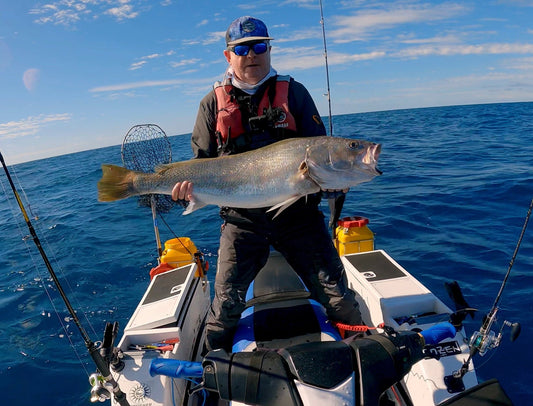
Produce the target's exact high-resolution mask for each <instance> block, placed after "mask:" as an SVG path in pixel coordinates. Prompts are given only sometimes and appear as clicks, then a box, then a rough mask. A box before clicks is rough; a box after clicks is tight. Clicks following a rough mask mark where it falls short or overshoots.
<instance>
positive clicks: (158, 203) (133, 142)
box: [122, 124, 174, 213]
mask: <svg viewBox="0 0 533 406" xmlns="http://www.w3.org/2000/svg"><path fill="white" fill-rule="evenodd" d="M170 162H172V149H171V146H170V141H169V140H168V138H167V135H166V134H165V132H164V131H163V130H162V129H161V127H159V126H158V125H156V124H139V125H135V126H133V127H131V128H130V130H129V131H128V133H127V134H126V136H125V137H124V141H123V142H122V163H123V164H124V166H125V167H126V168H128V169H132V170H135V171H141V172H153V171H154V169H155V168H156V167H157V166H158V165H163V164H168V163H170ZM152 204H155V209H156V210H157V212H159V213H166V212H168V211H169V210H170V209H171V208H172V207H173V206H174V202H173V201H172V199H171V197H170V196H169V195H144V196H140V197H139V205H140V206H145V207H152Z"/></svg>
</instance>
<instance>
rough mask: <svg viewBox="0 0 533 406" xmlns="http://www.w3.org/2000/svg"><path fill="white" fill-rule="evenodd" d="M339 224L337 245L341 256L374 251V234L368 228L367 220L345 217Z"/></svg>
mask: <svg viewBox="0 0 533 406" xmlns="http://www.w3.org/2000/svg"><path fill="white" fill-rule="evenodd" d="M337 224H338V226H337V229H336V235H337V238H336V240H335V243H336V247H337V251H339V255H346V254H353V253H356V252H365V251H372V250H373V249H374V233H373V232H372V231H370V229H369V228H368V227H367V224H368V219H367V218H365V217H359V216H352V217H344V218H342V219H340V220H339V221H338V223H337Z"/></svg>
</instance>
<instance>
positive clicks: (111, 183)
mask: <svg viewBox="0 0 533 406" xmlns="http://www.w3.org/2000/svg"><path fill="white" fill-rule="evenodd" d="M134 176H135V172H134V171H130V170H129V169H126V168H122V167H121V166H116V165H102V179H100V180H99V181H98V200H99V201H100V202H112V201H114V200H121V199H126V198H128V197H130V196H134V195H136V194H137V193H135V188H134V185H133V179H134Z"/></svg>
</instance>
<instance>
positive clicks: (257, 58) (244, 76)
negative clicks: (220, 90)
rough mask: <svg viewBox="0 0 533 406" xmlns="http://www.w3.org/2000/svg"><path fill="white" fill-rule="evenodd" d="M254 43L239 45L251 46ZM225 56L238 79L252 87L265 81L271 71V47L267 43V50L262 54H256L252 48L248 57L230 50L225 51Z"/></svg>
mask: <svg viewBox="0 0 533 406" xmlns="http://www.w3.org/2000/svg"><path fill="white" fill-rule="evenodd" d="M251 44H253V43H243V44H239V45H251ZM224 56H225V57H226V60H227V61H228V62H229V64H230V65H231V67H232V68H233V72H234V74H235V76H236V77H237V79H239V80H241V81H243V82H246V83H248V84H250V85H255V84H256V83H257V82H259V81H260V80H261V79H263V78H264V77H265V76H266V75H267V73H268V72H269V71H270V45H268V43H267V50H266V52H264V53H262V54H259V55H258V54H256V53H255V52H254V51H253V49H252V47H250V50H249V51H248V55H245V56H239V55H237V54H235V52H233V51H230V50H229V49H225V50H224Z"/></svg>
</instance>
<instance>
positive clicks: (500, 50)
mask: <svg viewBox="0 0 533 406" xmlns="http://www.w3.org/2000/svg"><path fill="white" fill-rule="evenodd" d="M482 54H493V55H494V54H533V44H506V43H503V44H497V43H495V44H483V45H440V46H421V47H413V48H408V49H403V50H401V51H398V52H395V53H394V54H392V56H395V57H400V58H403V57H407V58H415V57H419V56H430V55H440V56H450V55H482Z"/></svg>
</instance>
